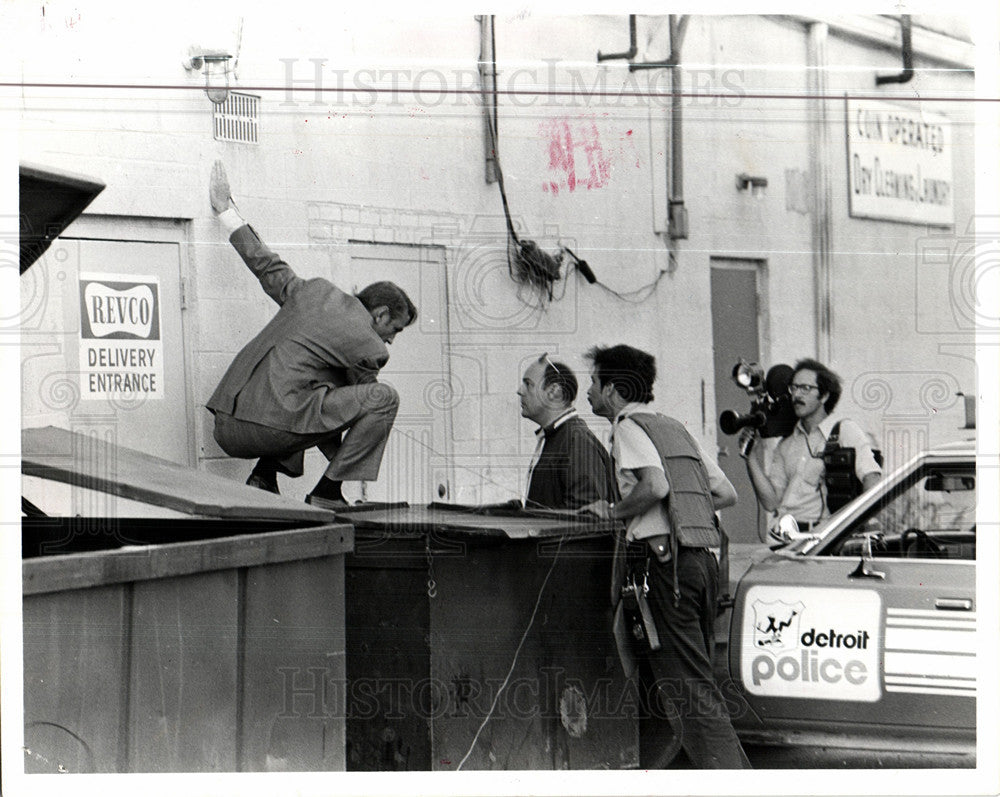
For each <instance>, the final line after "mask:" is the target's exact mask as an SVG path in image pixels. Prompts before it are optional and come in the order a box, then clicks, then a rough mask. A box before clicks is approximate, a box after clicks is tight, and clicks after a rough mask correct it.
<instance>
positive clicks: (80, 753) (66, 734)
mask: <svg viewBox="0 0 1000 797" xmlns="http://www.w3.org/2000/svg"><path fill="white" fill-rule="evenodd" d="M126 589H127V588H125V587H122V586H113V587H97V588H95V589H88V590H79V591H74V592H62V593H53V594H43V595H33V596H30V597H26V598H25V600H24V604H23V606H24V608H23V611H24V724H25V729H24V732H25V746H26V747H27V748H28V749H29V750H31V751H32V753H33V755H29V756H28V757H27V761H28V764H27V770H28V771H38V772H56V771H58V767H59V766H60V765H62V766H63V768H64V769H66V770H67V771H69V772H116V771H117V770H118V761H119V756H120V755H121V754H122V753H123V751H121V750H119V744H120V731H121V721H122V716H123V706H124V701H125V698H126V696H125V694H124V689H123V685H124V684H125V678H124V662H125V655H126V654H125V627H126V623H125V619H124V615H125V610H126V609H125V606H126V599H125V594H126ZM33 762H34V763H33ZM36 765H37V766H36Z"/></svg>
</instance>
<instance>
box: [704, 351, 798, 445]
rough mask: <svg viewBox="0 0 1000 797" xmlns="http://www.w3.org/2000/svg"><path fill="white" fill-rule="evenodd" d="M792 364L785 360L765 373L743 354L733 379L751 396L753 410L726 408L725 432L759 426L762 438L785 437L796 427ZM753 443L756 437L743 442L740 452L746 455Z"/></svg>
mask: <svg viewBox="0 0 1000 797" xmlns="http://www.w3.org/2000/svg"><path fill="white" fill-rule="evenodd" d="M792 373H793V370H792V367H791V366H790V365H785V364H784V363H781V364H778V365H775V366H773V367H772V368H771V369H770V370H769V371H768V372H767V374H766V375H765V374H764V369H763V368H762V367H761V366H760V365H758V364H757V363H752V362H747V361H746V360H744V359H743V358H742V357H741V358H740V360H739V362H738V363H736V365H734V366H733V381H734V382H735V383H736V385H737V386H738V387H741V388H743V390H745V391H746V392H747V395H749V396H750V411H749V412H747V413H745V414H740V413H738V412H734V411H733V410H726V411H725V412H723V413H722V414H721V415H720V416H719V428H720V429H722V431H723V433H724V434H737V433H739V432H740V430H741V429H745V428H747V427H752V428H754V429H757V430H758V432H759V434H760V436H761V437H784V436H786V435H788V434H791V431H792V429H793V428H794V427H795V420H796V419H795V412H794V411H793V410H792V399H791V396H789V395H788V384H789V382H791V381H792ZM752 446H753V438H752V437H749V436H748V437H747V439H744V440H743V441H741V443H740V454H741V455H742V456H746V455H747V454H749V453H750V449H751V448H752Z"/></svg>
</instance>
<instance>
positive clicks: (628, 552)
mask: <svg viewBox="0 0 1000 797" xmlns="http://www.w3.org/2000/svg"><path fill="white" fill-rule="evenodd" d="M677 548H678V550H681V551H707V550H709V548H708V546H706V545H684V544H681V545H678V546H677ZM651 555H652V551H650V549H649V541H648V540H645V539H642V540H637V541H635V542H633V541H631V540H626V541H625V560H626V561H628V562H631V561H634V560H638V559H642V560H643V561H645V558H646V557H647V556H651ZM653 558H655V557H653Z"/></svg>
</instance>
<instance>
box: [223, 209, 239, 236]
mask: <svg viewBox="0 0 1000 797" xmlns="http://www.w3.org/2000/svg"><path fill="white" fill-rule="evenodd" d="M219 223H220V224H222V226H223V227H224V228H225V230H226V235H227V236H229V235H232V234H233V233H234V232H236V231H237V230H238V229H239V228H240V227H242V226H243V225H244V224H246V222H245V221H244V220H243V217H242V216H241V215H240V214H239V213H238V212H237V210H236V208H229V209H228V210H224V211H222V213H220V214H219Z"/></svg>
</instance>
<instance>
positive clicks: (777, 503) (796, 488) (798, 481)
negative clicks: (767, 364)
mask: <svg viewBox="0 0 1000 797" xmlns="http://www.w3.org/2000/svg"><path fill="white" fill-rule="evenodd" d="M788 391H789V393H790V394H791V396H792V409H793V411H794V412H795V416H796V418H798V422H797V423H796V424H795V428H794V429H793V430H792V433H791V434H790V435H788V437H785V438H783V439H782V440H781V441H780V442H779V443H778V445H777V448H776V449H775V451H774V458H773V460H772V462H771V466H770V468H769V469H768V470H766V471H765V468H764V459H763V453H762V451H763V447H762V446H757V445H754V446H753V447H752V448H751V450H750V453H749V454H748V455H747V456H746V457H745V459H746V463H747V472H748V473H749V475H750V482H751V483H752V484H753V488H754V492H755V493H756V494H757V500H758V501H759V502H760V504H761V506H763V507H764V509H766V510H767V511H769V512H776V514H777V516H778V517H780V516H781V515H791V516H792V517H794V518H795V520H796V522H797V523H798V525H799V528H800V529H802V530H803V531H808V530H809V529H811V528H812V527H813V526H816V525H817V524H818V523H819V522H820V521H822V520H825V519H826V518H827V517H828V516H829V515H830V510H829V507H828V504H827V496H826V487H825V482H824V480H825V468H824V465H823V450H824V449H825V448H826V443H827V439H828V438H829V437H830V434H831V432H832V430H833V428H834V427H835V426H838V424H839V426H838V438H839V444H840V445H841V446H842V447H844V448H853V449H854V473H855V476H856V477H857V480H858V482H860V483H861V486H862V489H865V490H867V489H868V488H869V487H872V486H873V485H875V484H876V483H878V481H879V479H880V478H881V477H882V469H881V468H880V467H879V464H878V462H877V461H876V460H875V455H874V452H873V451H872V447H871V443H870V442H869V441H868V436H867V435H866V434H865V432H864V431H863V430H862V429H861V427H860V426H858V425H857V424H856V423H855V422H854V421H852V420H850V419H847V418H843V419H838V418H837V417H836V416H834V415H832V413H833V410H834V408H835V407H836V406H837V402H838V401H839V400H840V394H841V382H840V377H838V376H837V375H836V374H835V373H834V372H833V371H831V370H830V369H829V368H827V367H826V366H825V365H823V364H822V363H820V362H817V361H816V360H811V359H805V360H800V361H799V362H797V363H796V364H795V371H794V373H793V374H792V379H791V382H790V384H789V386H788ZM744 435H745V436H746V437H752V436H756V430H754V429H749V430H745V431H744Z"/></svg>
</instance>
